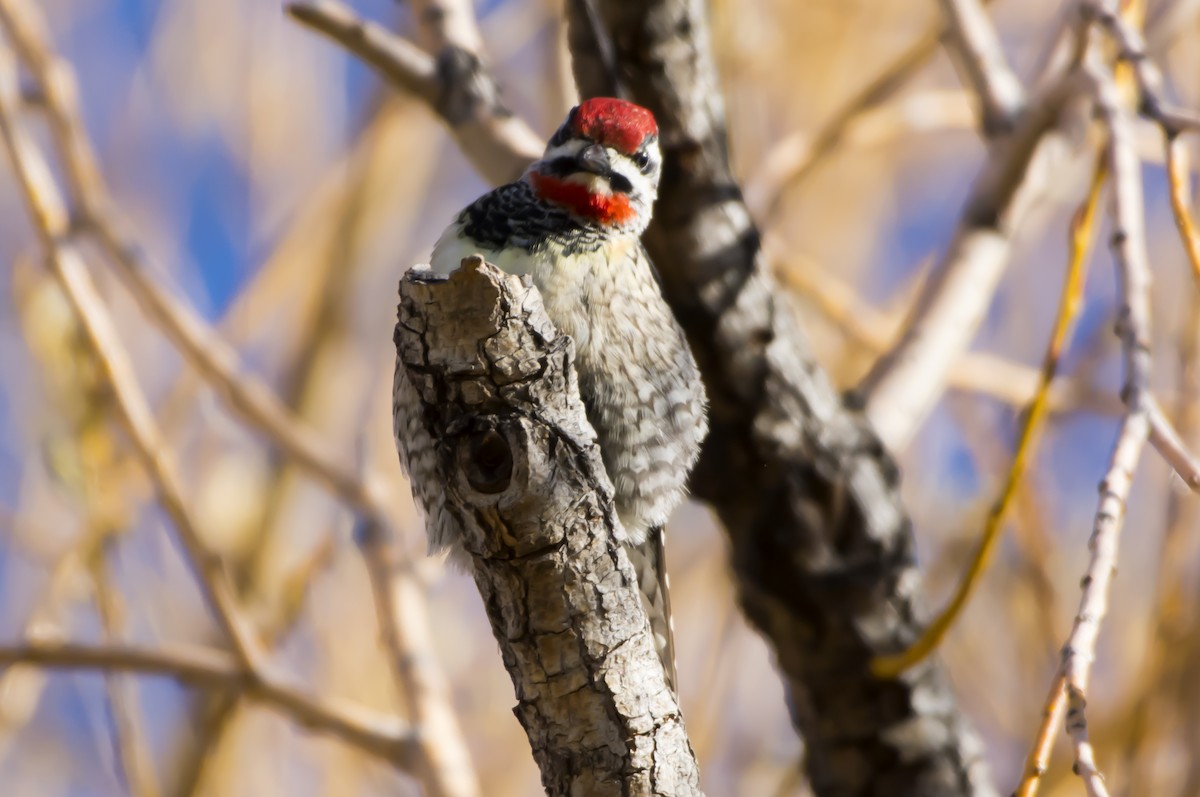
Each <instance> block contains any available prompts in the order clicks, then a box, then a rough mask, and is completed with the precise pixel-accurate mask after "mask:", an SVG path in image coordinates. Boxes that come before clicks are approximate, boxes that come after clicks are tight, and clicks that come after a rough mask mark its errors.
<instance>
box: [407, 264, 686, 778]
mask: <svg viewBox="0 0 1200 797" xmlns="http://www.w3.org/2000/svg"><path fill="white" fill-rule="evenodd" d="M395 342H396V348H397V352H398V353H399V355H400V357H401V359H402V360H403V361H404V364H405V367H406V369H407V372H408V375H409V378H410V379H411V381H412V384H413V386H414V387H415V389H416V390H417V392H418V393H419V394H420V397H421V400H422V404H423V406H424V409H425V414H426V420H427V423H428V428H429V430H430V433H431V434H432V436H433V438H434V440H435V441H437V450H438V468H439V471H440V475H441V477H442V479H443V482H444V484H445V485H446V498H447V504H448V506H449V508H450V511H451V512H452V513H453V514H454V515H455V516H456V517H457V519H458V520H459V522H460V523H461V526H462V529H463V539H464V547H465V548H466V549H467V551H468V552H469V553H470V555H471V559H472V563H471V564H472V570H473V573H474V576H475V581H476V584H477V585H478V587H479V592H480V594H481V595H482V597H483V601H484V605H485V607H486V609H487V614H488V617H489V619H490V620H491V623H492V629H493V631H494V632H495V635H496V640H497V641H498V642H499V644H500V649H501V653H502V655H503V659H504V664H505V667H507V669H508V672H509V674H510V675H511V676H512V680H513V686H514V687H515V689H516V695H517V700H518V704H517V706H516V708H515V709H514V711H515V713H516V715H517V718H518V719H519V720H520V722H521V724H522V725H523V726H524V727H525V730H526V733H527V734H528V736H529V742H530V745H531V747H532V748H533V755H534V758H535V759H536V761H537V763H538V766H539V767H540V768H541V773H542V782H543V785H544V786H545V788H546V791H547V793H548V794H551V795H614V796H616V795H621V796H622V797H629V796H631V795H663V796H664V797H665V796H666V795H700V794H701V792H700V788H699V775H698V770H697V767H696V760H695V756H694V754H693V752H692V749H691V745H690V744H689V742H688V739H687V735H686V733H685V731H684V727H683V721H682V718H681V717H680V713H679V707H678V705H677V703H676V700H675V695H674V693H673V692H672V691H671V689H670V688H669V687H668V686H667V682H666V678H665V676H664V673H663V668H662V663H661V662H660V660H659V657H658V654H657V653H656V652H655V648H654V643H653V639H652V636H651V633H650V628H649V624H648V622H647V620H646V614H645V611H644V610H643V608H642V603H641V598H640V594H639V592H638V586H637V580H636V578H635V576H634V573H633V569H632V567H631V566H630V564H629V560H628V558H627V557H626V555H625V553H624V551H623V549H622V547H621V545H620V544H619V543H618V539H619V535H620V534H622V533H623V532H622V530H621V527H620V521H619V520H618V519H617V516H616V513H615V512H614V510H613V506H612V486H611V484H610V482H609V480H608V476H607V474H606V473H605V471H604V466H603V464H602V462H601V460H600V452H599V448H598V447H597V445H596V436H595V432H594V431H593V430H592V428H591V426H590V425H589V424H588V422H587V418H586V415H585V413H584V408H583V403H582V402H581V400H580V397H579V389H578V385H577V384H576V377H575V370H574V366H573V360H574V344H573V343H572V341H571V339H570V338H569V337H566V336H561V335H558V334H557V332H556V331H555V329H554V328H553V326H552V325H551V324H550V321H549V319H548V318H547V317H546V314H545V310H544V308H543V307H542V301H541V297H540V296H539V294H538V292H537V291H536V289H534V288H533V287H532V286H531V285H530V283H529V282H528V280H527V279H522V278H519V277H514V276H510V275H505V274H503V273H502V272H500V271H499V270H497V269H496V268H495V267H493V266H491V265H488V264H485V263H484V262H483V261H482V260H481V259H479V258H477V257H476V258H468V259H467V260H464V261H463V268H461V269H459V270H458V271H457V272H455V273H454V274H453V275H451V276H450V277H449V278H448V279H442V278H437V277H433V276H432V275H430V273H429V272H428V271H422V270H417V269H414V270H412V271H410V272H409V273H408V274H406V275H405V277H404V279H403V281H402V282H401V284H400V307H399V322H398V323H397V326H396V334H395Z"/></svg>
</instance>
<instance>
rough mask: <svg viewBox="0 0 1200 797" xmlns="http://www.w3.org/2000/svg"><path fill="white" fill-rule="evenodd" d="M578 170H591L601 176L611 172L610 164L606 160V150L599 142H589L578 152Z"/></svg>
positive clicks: (606, 175)
mask: <svg viewBox="0 0 1200 797" xmlns="http://www.w3.org/2000/svg"><path fill="white" fill-rule="evenodd" d="M578 160H579V170H580V171H582V172H591V173H592V174H598V175H600V176H601V177H608V176H609V175H610V174H612V164H611V163H609V161H608V150H606V149H605V148H604V147H602V146H600V145H599V144H591V145H589V146H587V147H586V148H585V149H584V150H583V151H582V152H580V153H579V156H578Z"/></svg>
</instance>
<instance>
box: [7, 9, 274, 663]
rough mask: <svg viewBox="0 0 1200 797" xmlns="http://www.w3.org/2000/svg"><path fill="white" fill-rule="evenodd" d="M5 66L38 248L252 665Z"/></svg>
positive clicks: (230, 632)
mask: <svg viewBox="0 0 1200 797" xmlns="http://www.w3.org/2000/svg"><path fill="white" fill-rule="evenodd" d="M6 11H7V9H6V8H5V7H3V6H0V12H6ZM0 20H3V21H5V22H7V21H8V20H7V17H6V16H5V17H0ZM6 27H7V26H6ZM0 57H2V56H0ZM4 67H7V68H4ZM13 67H14V65H13V64H12V62H11V61H6V62H5V63H0V68H4V69H3V74H0V133H2V134H3V137H4V143H5V147H6V149H7V151H8V155H9V160H10V162H11V163H12V167H13V171H14V173H15V174H16V176H17V182H18V184H19V185H20V187H21V190H22V194H23V197H24V199H25V202H26V205H27V207H28V209H29V212H30V215H31V216H32V217H33V219H34V221H35V224H36V229H37V231H38V234H39V236H40V238H41V240H42V244H43V246H44V247H45V249H46V256H47V260H48V263H49V266H50V269H51V271H52V272H53V273H54V275H55V277H56V278H57V279H58V281H59V283H60V284H61V285H62V287H63V290H64V292H65V293H66V295H67V298H68V300H69V301H70V303H71V305H72V307H73V308H74V310H75V311H76V312H77V313H78V314H79V318H80V320H81V321H82V322H83V328H84V331H85V333H86V336H87V339H88V341H89V342H90V344H91V346H92V347H93V349H94V352H95V354H96V358H97V361H98V363H99V366H100V368H101V372H102V373H103V374H104V376H105V378H106V379H107V380H108V382H109V384H111V385H112V388H113V394H114V398H115V400H116V405H117V407H118V408H119V410H120V413H121V417H122V419H123V421H124V422H125V424H126V426H127V428H128V431H129V433H130V437H131V439H132V440H133V443H134V448H135V451H136V452H137V454H138V457H139V459H140V460H141V461H142V464H143V465H144V466H145V468H146V470H147V471H148V472H149V473H150V474H151V476H152V478H153V479H154V481H155V484H156V486H157V488H158V491H159V495H160V497H161V499H162V502H163V506H164V507H165V508H166V510H167V513H168V514H169V515H170V516H171V519H172V520H173V521H174V523H175V529H176V533H177V535H178V537H179V541H180V543H181V544H182V547H183V549H184V551H185V552H186V553H187V558H188V563H189V564H190V565H191V567H192V568H193V570H194V572H195V573H196V577H197V580H198V583H199V586H200V589H201V594H203V596H204V598H205V600H206V601H207V603H208V604H209V606H210V608H211V609H212V610H213V612H214V614H215V616H216V618H217V621H218V622H219V624H220V625H221V628H222V630H223V631H224V632H225V633H226V635H227V636H228V637H229V640H230V642H231V643H232V644H233V647H234V651H235V652H236V653H237V656H238V658H239V660H240V661H241V662H242V663H243V664H245V665H247V666H253V665H254V663H255V662H256V661H258V659H259V657H260V655H261V652H260V651H259V649H258V647H257V643H256V641H255V639H254V633H253V630H252V629H251V628H250V626H249V624H248V622H247V620H246V619H245V617H243V616H242V615H241V614H240V613H239V611H238V609H237V606H236V600H235V598H234V592H233V588H232V585H231V584H230V582H229V580H228V576H227V575H226V573H225V571H224V568H223V567H222V565H221V563H220V562H219V561H218V560H217V559H216V558H215V557H213V556H212V555H211V554H210V553H209V552H208V550H207V549H206V548H205V545H204V543H203V541H202V539H201V537H200V535H199V533H198V531H197V530H196V525H195V523H194V521H193V520H192V516H191V513H190V511H189V510H188V509H187V506H186V504H185V502H184V499H183V490H182V487H181V483H180V480H179V476H178V473H177V471H176V468H175V463H174V460H173V458H172V457H171V456H170V454H169V453H168V452H167V450H166V447H165V445H164V443H163V441H162V438H161V435H160V434H159V430H158V425H157V424H156V423H155V421H154V415H153V413H152V412H151V410H150V405H149V403H148V402H147V400H146V397H145V395H144V394H143V393H142V391H141V388H140V387H138V384H137V380H136V377H135V375H134V370H133V365H132V363H131V362H130V361H129V359H128V356H127V354H126V352H125V349H124V347H123V346H122V345H121V341H120V338H119V337H118V336H117V332H116V329H115V328H114V326H113V323H112V319H111V317H110V316H109V314H108V311H107V309H106V308H105V306H104V303H103V301H102V300H101V299H100V296H99V294H98V293H97V292H96V288H95V285H94V284H93V283H92V281H91V278H90V277H89V276H88V274H87V270H86V268H85V267H84V265H83V260H82V258H81V257H80V255H79V253H78V251H77V250H76V249H75V247H74V246H72V245H70V244H69V242H67V240H66V239H67V236H68V235H69V232H70V231H69V229H68V226H67V215H66V210H65V204H64V202H63V200H62V197H61V195H59V194H58V192H57V189H56V187H55V186H54V183H53V179H52V177H51V173H50V170H49V167H48V165H47V164H46V162H45V160H44V159H43V158H42V156H41V153H40V152H38V150H37V149H36V148H35V147H34V146H33V143H32V141H31V140H30V139H29V137H28V135H27V134H26V133H25V131H24V130H22V129H21V128H19V127H18V126H17V124H16V119H17V101H18V99H19V97H18V94H17V80H16V73H15V71H14V69H13Z"/></svg>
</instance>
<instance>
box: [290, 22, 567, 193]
mask: <svg viewBox="0 0 1200 797" xmlns="http://www.w3.org/2000/svg"><path fill="white" fill-rule="evenodd" d="M413 5H414V9H413V10H414V12H415V13H416V14H417V17H418V19H419V20H420V21H421V25H422V27H421V30H422V35H423V37H424V38H425V40H426V45H427V48H430V49H432V51H433V57H430V56H428V55H425V54H424V53H422V52H421V50H420V49H418V48H417V47H415V46H413V45H412V44H410V43H409V42H406V41H403V40H402V39H399V38H397V37H396V36H394V35H392V34H391V33H390V32H388V31H386V30H384V29H383V28H381V27H379V26H378V25H373V24H371V23H369V22H363V21H362V20H361V19H359V18H358V17H357V16H356V15H355V14H354V12H353V11H352V10H351V9H350V8H348V7H347V6H345V5H342V4H341V3H338V2H334V0H315V1H314V2H301V3H293V4H291V5H289V6H288V13H289V14H291V15H292V16H293V17H295V18H296V19H297V20H298V21H299V22H302V23H304V24H305V25H307V26H309V27H310V28H312V29H314V30H316V31H318V32H320V33H323V34H325V35H326V36H329V37H330V38H332V39H333V40H335V41H337V42H338V43H339V44H341V45H342V46H343V47H345V48H346V49H347V50H349V51H350V52H352V53H354V54H355V55H357V56H358V57H359V58H362V59H363V60H364V61H366V62H367V63H368V64H370V65H371V66H373V67H375V68H376V69H378V70H379V71H380V73H381V74H382V75H383V76H384V77H385V78H386V79H387V80H388V81H389V82H390V83H392V84H393V85H394V86H396V87H397V88H399V89H401V90H402V91H409V92H412V93H415V94H416V95H417V96H419V97H421V98H422V99H424V100H425V101H426V102H427V103H428V104H429V105H430V107H432V108H433V110H434V111H435V112H436V113H437V114H438V116H440V117H441V118H442V120H443V121H444V122H445V123H446V124H447V125H448V126H449V128H450V132H451V133H452V134H453V135H454V137H455V139H456V140H457V142H458V146H459V148H460V149H461V150H462V152H463V154H464V155H466V156H467V158H468V159H469V160H470V161H471V163H472V164H473V165H474V166H475V168H476V169H477V170H478V171H479V173H480V174H482V175H483V176H484V177H485V178H486V179H487V180H489V181H490V182H492V183H497V184H498V183H506V182H509V181H510V180H515V179H517V178H518V177H520V176H521V174H522V173H523V172H524V171H525V167H526V166H528V165H529V163H530V161H532V160H534V159H536V158H537V157H538V156H539V155H541V153H542V147H543V142H542V139H541V138H540V137H539V136H538V135H537V134H536V133H534V132H533V130H532V129H531V128H530V127H529V125H527V124H526V123H525V122H524V120H522V119H520V118H519V117H517V116H515V115H514V114H513V113H512V111H510V110H509V109H508V108H507V107H505V105H504V104H503V102H502V101H501V99H500V90H499V88H498V87H497V86H496V81H495V80H494V79H493V78H492V75H491V72H490V71H488V70H487V69H486V67H485V66H484V62H483V54H482V52H481V50H480V48H479V36H478V33H477V32H475V31H474V23H473V19H471V18H470V17H469V14H470V6H469V5H467V6H461V5H459V4H457V3H453V4H452V3H449V2H424V3H414V4H413ZM417 6H420V8H418V7H417ZM448 6H454V8H448ZM464 15H465V16H464Z"/></svg>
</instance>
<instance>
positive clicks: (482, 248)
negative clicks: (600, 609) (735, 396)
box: [392, 97, 708, 688]
mask: <svg viewBox="0 0 1200 797" xmlns="http://www.w3.org/2000/svg"><path fill="white" fill-rule="evenodd" d="M662 168H663V159H662V152H661V149H660V146H659V140H658V125H657V123H656V121H655V119H654V116H653V114H652V113H651V112H650V111H649V110H647V109H646V108H643V107H641V106H640V105H636V104H634V103H632V102H629V101H627V100H623V99H618V98H613V97H596V98H591V99H587V100H584V101H583V102H581V103H580V104H579V105H577V106H575V107H574V108H572V109H571V111H570V112H569V113H568V115H567V118H566V120H565V121H564V122H563V123H562V124H561V125H560V126H559V127H558V129H557V130H556V131H555V133H554V134H553V135H552V136H551V137H550V139H549V141H548V142H547V144H546V149H545V152H544V154H543V155H542V157H541V158H540V159H539V160H537V161H535V162H534V163H533V164H532V165H530V167H529V168H528V169H527V170H526V171H525V173H524V174H523V175H522V177H521V178H520V179H519V180H517V181H515V182H512V183H509V184H507V185H502V186H500V187H498V188H495V189H494V190H492V191H490V192H488V193H486V194H484V195H483V196H481V197H479V199H477V200H475V201H474V202H472V203H471V204H470V205H468V206H467V207H466V208H465V209H464V210H462V212H460V213H459V214H458V215H457V216H456V217H455V219H454V221H453V222H452V223H451V224H450V226H449V227H448V228H447V229H446V230H445V232H444V233H443V234H442V235H441V237H440V238H439V239H438V241H437V243H436V244H435V245H434V248H433V252H432V255H431V257H430V263H429V269H430V271H432V272H433V273H434V274H442V275H445V274H449V273H451V272H452V271H454V270H456V269H457V268H459V265H460V263H461V261H462V260H463V259H464V258H466V257H469V256H472V255H476V254H478V255H481V256H482V257H483V258H484V259H485V260H486V261H487V262H489V263H492V264H494V265H495V266H497V267H499V268H500V269H501V270H503V271H505V272H507V273H509V274H516V275H528V276H529V278H530V279H531V280H532V282H533V285H534V286H535V287H536V288H537V289H538V291H539V292H540V293H541V297H542V301H543V304H544V306H545V309H546V313H547V315H548V316H549V318H550V321H551V322H552V323H553V324H554V325H555V327H557V329H558V331H559V332H560V333H562V334H565V335H569V336H570V337H571V338H572V339H573V341H574V344H575V353H576V358H575V369H576V372H577V376H578V384H579V390H580V394H581V398H582V400H583V404H584V408H585V411H586V414H587V418H588V421H589V422H590V423H591V425H592V427H593V428H594V429H595V431H596V436H597V442H598V445H599V448H600V455H601V459H602V461H603V463H604V467H605V469H606V471H607V472H608V476H609V478H610V480H611V481H612V484H613V488H614V505H615V509H616V512H617V516H618V517H619V518H620V521H621V525H622V527H623V529H624V538H623V539H622V540H621V544H622V546H623V547H624V549H625V551H626V553H627V555H628V557H629V559H630V562H631V564H632V565H633V568H634V572H635V574H636V576H637V581H638V588H639V590H640V592H641V595H642V601H643V605H644V606H645V608H646V612H647V615H648V617H649V619H650V628H651V631H652V633H653V637H654V642H655V646H656V648H657V651H658V653H659V656H660V658H661V659H662V661H663V666H664V671H665V673H666V675H667V680H668V683H669V684H670V685H671V686H672V688H674V685H675V682H676V674H675V655H674V630H673V627H672V620H671V610H670V600H669V592H668V584H667V578H666V562H665V545H666V543H665V537H664V533H663V526H664V524H665V523H666V521H667V518H668V517H669V516H670V514H671V512H672V510H673V509H674V508H675V507H676V506H677V505H679V503H680V502H681V501H682V500H683V498H684V497H685V494H686V486H687V479H688V476H689V474H690V472H691V470H692V468H693V467H694V466H695V464H696V460H697V458H698V457H699V453H700V447H701V444H702V442H703V441H704V438H705V435H706V434H707V431H708V419H707V398H706V395H705V391H704V384H703V382H702V381H701V376H700V371H699V369H698V367H697V365H696V360H695V357H694V356H693V353H692V350H691V348H690V347H689V345H688V341H687V337H686V336H685V334H684V331H683V329H682V327H681V326H680V324H679V322H678V321H677V320H676V318H675V316H674V314H673V313H672V312H671V309H670V307H669V306H668V304H667V302H666V300H665V298H664V297H663V293H662V288H661V285H660V283H659V278H658V274H657V272H656V271H655V269H654V266H653V265H652V263H651V261H650V257H649V255H648V253H647V252H646V249H645V247H644V246H643V245H642V242H641V235H642V233H643V232H644V231H645V230H646V228H647V226H648V225H649V223H650V220H651V218H652V209H653V206H654V202H655V199H656V196H657V192H658V182H659V178H660V176H661V174H662ZM392 408H393V413H392V414H393V426H394V431H395V436H396V446H397V450H398V451H399V454H400V459H401V464H402V465H403V466H404V468H405V470H406V472H407V473H408V474H409V479H410V482H411V485H412V489H413V495H414V497H415V499H416V501H417V503H418V504H419V505H420V507H421V508H422V509H423V511H424V513H425V516H426V531H427V536H428V538H429V547H430V552H431V553H439V552H441V551H443V550H446V549H449V550H450V551H451V553H452V558H453V557H454V555H455V553H456V552H457V553H458V555H459V557H460V561H462V560H463V559H465V558H466V557H463V556H462V553H461V548H459V544H460V543H459V538H460V532H459V530H458V528H457V524H456V523H455V521H454V518H453V517H452V515H451V514H450V513H449V512H448V511H447V510H446V507H445V503H444V502H445V496H444V487H443V485H442V484H441V483H440V482H439V481H438V478H437V475H436V473H437V471H436V456H435V454H434V449H433V442H432V437H431V435H430V433H429V431H428V430H427V429H426V428H425V427H424V425H423V424H424V421H423V418H422V413H421V408H420V400H419V398H418V396H417V394H416V391H415V389H414V388H413V387H412V385H411V384H410V383H409V381H408V378H407V375H406V372H405V368H404V364H403V362H401V361H400V359H399V358H397V362H396V372H395V378H394V381H393V402H392Z"/></svg>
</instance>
